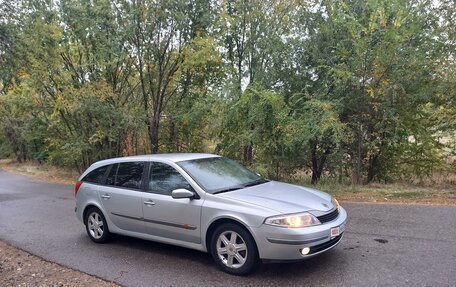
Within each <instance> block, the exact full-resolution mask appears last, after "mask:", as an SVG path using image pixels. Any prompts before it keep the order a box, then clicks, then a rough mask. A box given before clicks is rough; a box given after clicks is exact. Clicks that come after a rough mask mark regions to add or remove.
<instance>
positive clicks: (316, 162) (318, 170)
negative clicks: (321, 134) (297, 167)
mask: <svg viewBox="0 0 456 287" xmlns="http://www.w3.org/2000/svg"><path fill="white" fill-rule="evenodd" d="M311 148H312V155H311V156H312V158H311V160H312V179H311V181H310V182H311V183H312V184H316V183H318V182H319V181H320V178H321V174H322V173H323V168H324V166H325V163H326V158H327V157H328V155H329V154H330V153H331V151H330V150H329V149H327V150H325V151H324V152H323V154H322V155H321V156H320V158H318V155H317V143H316V142H311Z"/></svg>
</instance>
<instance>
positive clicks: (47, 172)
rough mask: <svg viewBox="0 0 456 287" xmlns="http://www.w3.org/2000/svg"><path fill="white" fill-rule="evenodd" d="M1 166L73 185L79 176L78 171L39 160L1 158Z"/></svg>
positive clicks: (14, 171) (20, 172) (24, 173)
mask: <svg viewBox="0 0 456 287" xmlns="http://www.w3.org/2000/svg"><path fill="white" fill-rule="evenodd" d="M0 168H2V169H4V170H6V171H9V172H13V173H18V174H22V175H26V176H29V177H32V178H37V179H41V180H46V181H51V182H59V183H66V184H72V185H73V184H75V182H76V180H77V178H78V177H79V173H78V172H77V171H75V170H71V169H68V168H62V167H56V166H50V165H45V164H39V163H37V162H25V163H18V162H17V161H15V160H11V159H0Z"/></svg>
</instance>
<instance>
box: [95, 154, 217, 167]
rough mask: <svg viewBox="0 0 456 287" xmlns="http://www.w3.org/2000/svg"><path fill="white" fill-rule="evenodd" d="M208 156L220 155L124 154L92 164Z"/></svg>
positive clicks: (176, 159) (174, 159)
mask: <svg viewBox="0 0 456 287" xmlns="http://www.w3.org/2000/svg"><path fill="white" fill-rule="evenodd" d="M210 157H220V156H219V155H215V154H210V153H160V154H145V155H135V156H126V157H117V158H111V159H105V160H101V161H98V162H96V163H94V164H93V165H97V166H100V165H105V164H111V163H116V162H125V161H132V160H133V161H154V160H159V161H171V162H179V161H185V160H193V159H200V158H210Z"/></svg>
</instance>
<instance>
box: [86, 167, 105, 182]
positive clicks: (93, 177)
mask: <svg viewBox="0 0 456 287" xmlns="http://www.w3.org/2000/svg"><path fill="white" fill-rule="evenodd" d="M108 167H109V165H105V166H102V167H99V168H96V169H94V170H92V171H91V172H89V174H87V175H86V176H84V178H83V179H82V181H84V182H90V183H98V184H101V183H102V181H103V178H104V175H105V173H106V170H108Z"/></svg>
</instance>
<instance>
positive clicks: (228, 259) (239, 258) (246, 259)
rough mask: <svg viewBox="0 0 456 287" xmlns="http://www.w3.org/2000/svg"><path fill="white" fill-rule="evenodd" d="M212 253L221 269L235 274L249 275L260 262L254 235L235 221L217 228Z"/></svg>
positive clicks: (213, 238)
mask: <svg viewBox="0 0 456 287" xmlns="http://www.w3.org/2000/svg"><path fill="white" fill-rule="evenodd" d="M211 254H212V257H213V258H214V261H215V263H217V266H218V267H219V268H220V269H221V270H223V271H224V272H226V273H229V274H233V275H238V276H242V275H248V274H250V273H252V272H253V271H254V270H255V269H256V267H257V266H258V264H259V259H258V250H257V247H256V244H255V241H254V239H253V237H252V235H251V234H250V233H249V232H248V231H247V230H246V229H245V228H243V227H241V226H239V225H237V224H233V223H225V224H222V225H220V226H219V227H217V228H216V229H215V231H214V233H213V234H212V238H211Z"/></svg>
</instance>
